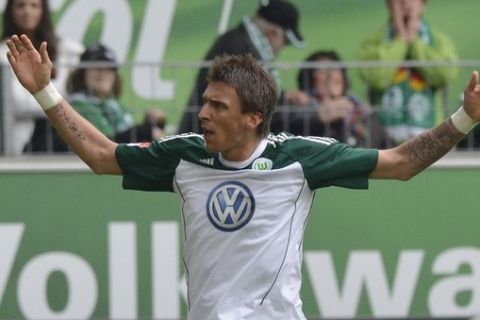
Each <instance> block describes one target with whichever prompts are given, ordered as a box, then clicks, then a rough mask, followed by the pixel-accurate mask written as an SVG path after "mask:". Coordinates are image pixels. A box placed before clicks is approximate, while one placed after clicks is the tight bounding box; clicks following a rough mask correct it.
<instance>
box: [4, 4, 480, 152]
mask: <svg viewBox="0 0 480 320" xmlns="http://www.w3.org/2000/svg"><path fill="white" fill-rule="evenodd" d="M426 6H427V1H426V0H385V8H386V12H387V13H388V14H387V15H386V20H385V23H384V24H383V25H381V26H379V28H378V30H376V31H375V32H374V33H373V34H371V35H367V36H366V37H365V39H364V40H363V41H362V44H361V46H360V48H359V50H358V51H359V52H358V60H359V61H377V62H387V63H389V64H393V65H394V67H392V66H391V65H389V66H388V67H374V68H362V69H360V77H361V79H362V81H364V83H365V84H366V86H367V88H368V93H367V95H366V96H367V97H368V98H367V99H366V101H362V99H360V98H359V97H357V96H355V95H354V94H353V93H352V92H353V91H352V88H351V85H350V81H349V75H348V70H347V67H346V66H345V64H344V62H343V61H342V58H341V53H340V52H338V51H337V50H335V49H332V48H309V47H308V46H307V43H306V39H308V37H305V38H304V35H303V34H302V33H301V31H300V28H299V25H300V13H301V10H299V9H301V8H297V7H296V6H295V5H294V2H288V1H286V0H260V1H259V5H258V7H257V9H256V10H255V12H253V13H252V14H251V15H248V16H246V17H244V18H243V19H242V21H241V22H240V23H239V24H238V25H237V26H235V27H234V28H232V29H231V30H228V31H227V32H225V33H223V34H222V35H220V36H219V37H218V38H217V39H215V40H214V41H213V44H212V46H211V47H210V48H209V50H208V52H207V54H206V55H205V57H204V60H205V61H210V60H212V59H213V58H214V57H215V56H217V55H221V54H251V55H252V56H253V57H255V58H256V59H258V60H259V61H262V62H263V63H264V65H265V68H267V69H268V70H269V72H270V73H271V74H272V75H273V76H274V77H275V78H276V79H277V83H278V86H279V88H280V90H279V92H280V94H279V96H278V108H277V111H276V113H275V114H274V115H273V119H272V126H271V131H272V132H273V133H278V132H281V131H288V132H291V133H293V134H298V135H315V136H326V137H333V138H335V139H337V140H339V141H342V142H345V143H348V144H351V145H353V146H359V147H376V148H386V147H392V146H395V145H398V144H400V143H402V142H403V141H405V140H407V139H409V138H411V137H412V136H414V135H417V134H419V133H421V132H422V131H424V130H426V129H429V128H432V127H433V126H435V125H437V124H438V123H440V122H442V121H444V120H445V119H446V117H447V116H448V114H446V112H445V105H444V101H443V100H442V93H443V92H444V90H445V88H446V87H447V85H448V84H449V83H451V81H453V80H454V79H455V77H456V75H457V73H458V70H457V68H456V67H454V66H453V65H454V64H455V62H457V54H456V50H455V46H454V44H453V42H452V40H451V39H450V38H449V36H448V35H447V34H446V33H444V31H442V30H439V29H437V27H436V26H432V25H431V24H430V23H429V22H428V21H427V20H426V19H425V16H424V11H425V9H426ZM22 33H24V34H26V35H27V36H28V37H29V38H30V39H31V40H32V42H33V43H34V45H35V46H36V47H37V48H38V47H39V45H40V43H41V42H43V41H46V42H47V43H48V50H49V55H50V57H51V58H52V61H53V62H54V65H55V68H54V69H53V72H52V79H53V82H54V83H55V86H56V87H57V88H58V89H59V91H60V92H61V93H62V94H63V95H64V97H67V98H68V99H69V101H70V102H71V104H72V105H73V106H74V107H75V108H76V109H77V111H78V112H79V113H81V114H82V115H83V116H84V117H85V118H87V119H88V120H89V121H90V122H91V123H92V124H93V125H95V126H96V127H97V128H99V129H100V130H101V131H102V132H103V133H104V134H106V135H107V136H108V137H109V138H111V139H112V140H115V141H117V142H137V141H149V140H152V139H158V138H161V137H163V136H164V135H165V132H164V128H165V124H166V116H165V113H164V112H163V111H162V110H161V109H160V108H158V107H151V108H149V109H148V110H146V111H145V114H144V115H143V117H142V121H141V122H140V123H137V122H136V121H135V118H134V117H133V115H132V114H131V113H130V112H129V110H131V107H132V106H126V105H124V104H122V102H121V94H122V79H121V76H120V73H119V63H118V59H117V57H116V54H115V52H114V51H113V50H112V49H111V48H108V47H106V46H105V45H103V44H101V43H94V44H93V45H90V46H88V47H87V48H85V47H84V46H83V45H82V44H79V43H76V42H74V41H71V40H69V39H64V38H62V37H59V36H58V35H57V34H56V33H55V30H54V27H53V23H52V19H51V16H50V10H49V6H48V1H47V0H8V1H7V3H6V7H5V11H4V14H3V31H2V42H1V44H0V62H1V63H2V64H5V65H6V64H8V62H7V60H6V51H7V48H6V45H5V41H6V39H8V38H9V37H10V36H12V35H13V34H22ZM290 45H291V46H294V47H297V48H301V49H302V50H304V51H305V53H306V54H305V56H306V58H305V60H304V62H305V65H307V66H308V67H306V68H301V69H300V70H298V76H297V88H296V89H293V90H292V89H289V90H287V89H283V88H282V85H281V79H280V76H279V72H278V70H277V69H275V68H274V64H273V62H274V61H275V59H276V58H277V57H278V55H279V53H280V52H281V51H282V50H283V49H284V48H286V47H287V46H290ZM412 61H413V62H433V63H434V66H433V67H432V66H421V65H411V64H410V65H409V63H408V62H412ZM207 73H208V68H201V69H200V70H199V72H198V75H197V77H196V80H195V84H194V88H193V89H192V92H191V94H190V98H189V99H188V103H187V105H186V106H185V111H184V114H183V117H182V119H181V120H180V123H179V124H178V133H185V132H198V133H201V128H200V126H199V123H198V118H197V113H198V111H199V110H200V108H201V106H202V103H203V99H202V93H203V91H204V90H205V88H206V86H207V81H206V76H207ZM2 88H4V91H5V92H3V93H2V95H3V101H4V104H8V105H9V107H12V106H13V108H15V117H14V118H13V119H12V121H13V124H12V125H11V127H10V128H11V130H12V132H11V137H13V140H14V148H13V151H11V153H12V154H14V155H20V154H22V153H32V152H38V153H45V152H69V150H68V147H67V146H66V145H65V144H63V142H62V141H61V140H60V139H59V137H58V136H57V134H56V132H55V130H54V129H53V128H52V127H51V126H50V125H49V124H48V122H47V121H46V119H45V118H44V115H43V113H42V112H41V109H40V108H39V107H38V105H37V103H36V101H35V100H34V99H33V98H32V97H31V95H30V94H28V93H27V92H26V91H25V89H23V88H22V87H21V86H20V85H19V83H18V82H17V81H16V79H15V77H14V75H13V73H5V72H4V73H3V74H2ZM5 107H6V106H3V105H2V106H0V108H5ZM137 119H138V118H137ZM479 130H480V129H478V128H477V130H475V131H473V132H472V133H471V134H470V136H469V137H467V138H466V139H465V141H464V142H462V143H461V144H460V145H459V148H466V147H467V146H470V147H471V146H474V147H478V146H479V145H480V131H479ZM467 141H468V143H467ZM4 144H5V142H4Z"/></svg>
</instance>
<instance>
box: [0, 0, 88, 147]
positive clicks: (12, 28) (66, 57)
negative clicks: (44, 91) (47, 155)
mask: <svg viewBox="0 0 480 320" xmlns="http://www.w3.org/2000/svg"><path fill="white" fill-rule="evenodd" d="M21 33H23V34H26V35H27V36H28V37H29V38H30V39H31V40H32V43H33V45H34V46H35V48H37V49H38V48H39V47H40V43H42V42H43V41H46V42H47V43H48V53H49V55H50V57H51V59H52V62H53V63H54V69H53V70H52V82H53V83H55V86H56V87H57V88H58V90H59V91H60V92H63V93H65V92H66V90H65V89H66V80H67V77H68V74H69V72H70V67H72V66H73V65H75V64H77V63H78V60H79V56H80V54H81V53H82V51H83V46H82V45H81V44H79V43H76V42H74V41H72V40H69V39H64V38H59V37H57V36H56V35H55V31H54V28H53V24H52V20H51V16H50V10H49V6H48V1H47V0H8V1H7V4H6V6H5V11H4V14H3V32H2V42H1V44H0V62H1V63H2V65H4V66H8V61H7V51H8V48H7V46H6V43H5V42H6V40H7V39H8V38H10V37H11V36H12V35H14V34H21ZM8 69H10V67H9V66H8ZM2 82H3V84H2V87H3V88H8V90H4V91H3V92H2V95H3V101H4V102H6V103H8V105H2V106H1V107H2V108H4V109H5V108H8V109H9V110H11V111H10V112H14V115H15V117H14V123H13V124H12V128H13V131H10V132H9V133H10V134H11V138H10V139H9V140H10V143H11V144H12V147H11V150H7V152H8V153H11V154H13V155H19V154H21V153H22V152H23V150H24V149H25V147H26V145H27V143H28V142H29V141H30V140H31V139H32V135H33V133H34V130H35V131H36V132H35V138H34V139H33V140H32V145H31V147H30V148H29V149H31V150H32V151H42V150H41V149H46V148H45V145H46V144H47V141H45V139H46V138H47V133H46V130H48V128H50V129H52V128H51V126H50V125H49V124H48V126H47V123H48V122H47V121H46V120H45V116H44V115H43V114H42V113H40V112H38V103H37V102H36V101H35V99H33V97H32V96H31V95H30V94H29V93H28V91H27V90H25V89H24V88H23V87H22V86H21V85H20V84H19V83H18V81H17V80H16V78H15V75H14V74H13V72H10V71H9V70H8V71H7V72H4V73H3V75H2ZM38 117H41V118H40V119H38ZM36 118H37V119H38V120H37V121H35V119H36ZM36 122H37V127H36V124H35V123H36ZM52 130H53V129H52ZM50 133H51V134H52V135H49V137H50V138H52V137H53V138H52V139H50V140H49V142H48V144H49V145H50V147H51V148H53V149H55V150H58V151H60V150H62V151H63V150H66V145H65V144H64V143H63V141H61V139H59V138H56V137H58V136H57V135H56V134H55V131H51V132H50ZM44 151H45V150H44Z"/></svg>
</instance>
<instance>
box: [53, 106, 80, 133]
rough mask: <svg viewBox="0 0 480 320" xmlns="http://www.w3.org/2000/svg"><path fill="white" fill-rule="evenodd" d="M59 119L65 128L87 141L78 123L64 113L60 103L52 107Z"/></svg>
mask: <svg viewBox="0 0 480 320" xmlns="http://www.w3.org/2000/svg"><path fill="white" fill-rule="evenodd" d="M53 110H54V111H55V113H56V114H57V116H58V117H59V119H60V121H61V122H62V123H64V124H65V125H66V126H67V128H68V129H69V130H70V131H71V132H72V133H73V134H74V135H75V136H76V137H77V138H78V139H80V140H82V141H87V136H86V135H85V133H84V132H83V131H82V130H81V129H80V128H79V127H78V125H77V124H76V123H75V122H74V121H72V119H71V118H70V117H69V116H68V115H67V114H66V112H65V109H63V107H62V106H61V105H58V106H56V107H54V109H53Z"/></svg>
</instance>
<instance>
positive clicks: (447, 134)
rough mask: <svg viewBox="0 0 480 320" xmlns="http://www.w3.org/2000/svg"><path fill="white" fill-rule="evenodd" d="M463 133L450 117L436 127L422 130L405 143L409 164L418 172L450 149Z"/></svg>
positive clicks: (460, 138)
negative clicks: (422, 131) (425, 130)
mask: <svg viewBox="0 0 480 320" xmlns="http://www.w3.org/2000/svg"><path fill="white" fill-rule="evenodd" d="M463 137H464V135H463V134H462V133H461V132H459V131H458V130H457V129H456V128H455V127H454V126H453V123H452V121H451V120H450V119H448V120H447V121H445V122H444V123H442V124H441V125H439V126H437V127H436V128H434V129H432V130H429V131H427V132H424V133H422V134H420V135H418V136H416V137H414V138H413V139H411V140H409V141H407V142H406V143H405V147H406V148H408V154H409V156H410V161H411V166H412V168H413V170H414V171H415V172H420V171H422V170H423V169H425V168H427V167H428V166H430V165H431V164H432V163H434V162H435V161H437V160H438V159H440V158H441V157H442V156H444V155H445V154H446V153H447V152H448V151H450V150H451V149H452V148H453V147H454V146H455V145H456V144H457V143H458V142H460V140H462V138H463Z"/></svg>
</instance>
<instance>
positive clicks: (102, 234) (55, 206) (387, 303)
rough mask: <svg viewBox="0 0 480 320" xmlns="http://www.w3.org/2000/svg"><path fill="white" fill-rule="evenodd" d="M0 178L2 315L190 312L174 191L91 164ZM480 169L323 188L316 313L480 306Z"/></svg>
mask: <svg viewBox="0 0 480 320" xmlns="http://www.w3.org/2000/svg"><path fill="white" fill-rule="evenodd" d="M47 171H48V170H47ZM0 181H1V184H0V318H1V319H6V318H8V319H106V318H109V319H137V318H145V319H180V318H182V317H184V316H185V313H186V311H185V309H186V287H185V276H184V271H183V263H182V248H181V244H182V239H183V236H182V232H183V230H182V228H183V224H182V223H181V220H180V208H179V206H178V204H177V199H176V197H175V195H173V194H164V193H148V192H135V191H123V190H122V188H121V179H120V178H118V177H99V176H94V175H93V174H90V173H88V172H86V171H82V170H80V171H75V172H63V171H62V172H31V171H17V172H15V170H13V171H4V172H1V173H0ZM478 181H480V172H479V171H478V169H458V168H457V169H442V168H436V169H430V170H428V171H427V172H425V173H424V174H422V175H421V176H419V177H417V178H415V179H414V180H413V181H410V182H408V183H404V182H387V181H373V182H372V183H371V186H370V190H369V191H352V190H345V189H339V188H329V189H322V190H319V191H317V195H316V199H315V203H314V206H313V208H312V211H311V214H310V219H309V223H308V226H307V231H306V235H305V241H304V244H303V247H304V252H305V255H304V270H303V273H304V282H303V288H302V296H303V300H304V310H305V313H306V314H307V315H308V316H309V317H311V318H312V319H313V318H318V317H321V318H354V317H361V318H371V317H373V318H414V317H467V316H472V315H474V314H477V313H480V238H479V236H478V226H479V225H480V215H479V214H478V212H479V210H478V206H477V203H478V192H477V190H478ZM202 207H204V204H199V208H202Z"/></svg>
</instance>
